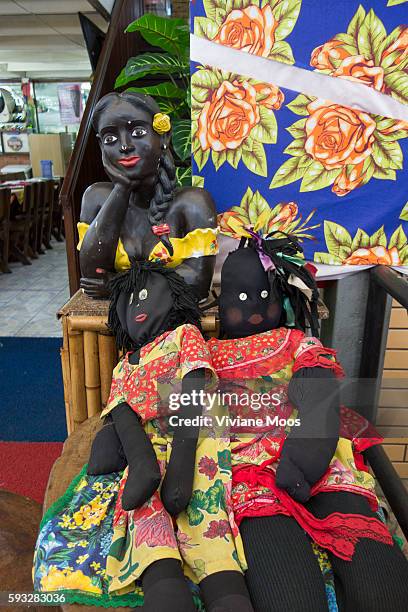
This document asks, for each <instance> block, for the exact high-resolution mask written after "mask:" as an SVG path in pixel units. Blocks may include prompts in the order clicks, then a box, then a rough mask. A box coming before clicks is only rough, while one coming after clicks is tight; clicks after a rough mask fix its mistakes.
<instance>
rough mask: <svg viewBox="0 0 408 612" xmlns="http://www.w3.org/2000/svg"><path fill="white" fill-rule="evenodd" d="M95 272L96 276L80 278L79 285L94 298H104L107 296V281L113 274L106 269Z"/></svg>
mask: <svg viewBox="0 0 408 612" xmlns="http://www.w3.org/2000/svg"><path fill="white" fill-rule="evenodd" d="M97 274H98V278H81V280H80V282H79V286H80V287H81V289H82V291H83V292H84V293H86V295H89V297H91V298H93V299H94V300H106V299H108V298H109V281H110V280H111V278H113V276H114V275H115V274H114V272H107V271H106V270H101V272H99V273H97Z"/></svg>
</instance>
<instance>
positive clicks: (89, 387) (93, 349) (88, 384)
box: [84, 331, 101, 417]
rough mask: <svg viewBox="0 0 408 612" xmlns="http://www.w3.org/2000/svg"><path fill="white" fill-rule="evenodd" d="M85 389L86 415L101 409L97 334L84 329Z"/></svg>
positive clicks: (89, 415) (96, 412)
mask: <svg viewBox="0 0 408 612" xmlns="http://www.w3.org/2000/svg"><path fill="white" fill-rule="evenodd" d="M84 365H85V391H86V404H87V411H88V417H91V416H94V414H98V413H99V412H100V411H101V378H100V375H99V355H98V334H97V333H96V332H94V331H84Z"/></svg>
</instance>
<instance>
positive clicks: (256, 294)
mask: <svg viewBox="0 0 408 612" xmlns="http://www.w3.org/2000/svg"><path fill="white" fill-rule="evenodd" d="M219 312H220V323H221V327H222V329H223V331H224V332H225V334H226V336H227V338H244V337H246V336H252V335H255V334H259V333H262V332H265V331H268V330H270V329H275V328H276V327H279V325H280V322H281V317H282V302H281V297H280V296H279V294H278V293H277V291H276V289H275V287H274V284H273V283H272V285H271V284H270V281H269V276H268V274H267V273H266V272H265V270H264V268H263V266H262V264H261V262H260V260H259V257H258V255H257V253H256V252H255V251H254V250H253V249H250V248H242V249H238V250H237V251H234V252H233V253H231V254H230V255H229V256H228V257H227V259H226V260H225V262H224V265H223V267H222V271H221V294H220V301H219Z"/></svg>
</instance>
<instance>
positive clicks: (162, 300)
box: [117, 272, 174, 345]
mask: <svg viewBox="0 0 408 612" xmlns="http://www.w3.org/2000/svg"><path fill="white" fill-rule="evenodd" d="M173 305H174V299H173V296H172V293H171V291H170V288H169V284H168V282H167V280H166V278H165V277H164V276H163V275H162V274H160V273H159V272H150V273H149V275H148V277H147V280H146V283H145V285H144V286H143V287H140V288H139V289H138V290H135V291H133V292H132V293H122V294H121V295H120V296H119V299H118V303H117V313H118V316H119V320H120V323H121V325H122V327H123V328H124V329H125V330H126V331H127V333H128V335H129V336H130V337H131V338H132V340H133V341H134V342H135V344H140V345H142V344H146V343H147V342H149V341H150V340H151V339H152V338H154V337H156V336H157V335H158V334H160V333H162V332H163V331H166V330H165V329H164V326H165V323H166V320H167V318H168V316H169V314H170V311H171V309H172V308H173Z"/></svg>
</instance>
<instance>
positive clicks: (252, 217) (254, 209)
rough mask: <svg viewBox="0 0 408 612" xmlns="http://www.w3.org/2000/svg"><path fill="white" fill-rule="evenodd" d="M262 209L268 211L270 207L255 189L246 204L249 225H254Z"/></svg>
mask: <svg viewBox="0 0 408 612" xmlns="http://www.w3.org/2000/svg"><path fill="white" fill-rule="evenodd" d="M264 210H266V211H267V212H269V213H270V210H271V208H270V206H269V204H268V202H267V201H266V200H265V198H264V197H263V196H261V194H260V193H259V191H255V193H254V195H253V197H252V199H251V200H250V202H249V206H248V217H249V222H250V223H251V225H255V223H256V222H257V221H258V218H259V216H260V215H261V213H263V212H264Z"/></svg>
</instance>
